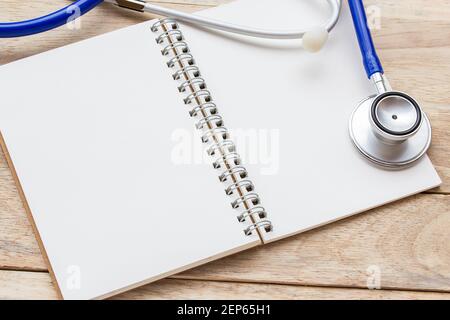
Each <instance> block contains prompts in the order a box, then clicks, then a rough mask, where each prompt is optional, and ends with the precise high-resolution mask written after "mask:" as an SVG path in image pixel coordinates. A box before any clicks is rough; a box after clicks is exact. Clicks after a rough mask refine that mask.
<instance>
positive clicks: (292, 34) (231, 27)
mask: <svg viewBox="0 0 450 320" xmlns="http://www.w3.org/2000/svg"><path fill="white" fill-rule="evenodd" d="M327 1H328V3H329V4H330V6H331V10H332V13H331V16H330V19H329V20H328V22H327V23H326V24H325V25H324V28H325V29H326V30H327V31H328V32H330V31H331V30H332V29H333V28H334V27H335V26H336V24H337V22H338V20H339V16H340V11H341V7H342V0H327ZM102 2H110V3H113V4H116V5H119V1H118V0H77V1H75V2H74V3H72V4H71V5H69V6H67V7H64V8H62V9H60V10H58V11H56V12H53V13H51V14H49V15H46V16H42V17H39V18H35V19H31V20H26V21H20V22H7V23H0V38H12V37H23V36H28V35H32V34H36V33H40V32H45V31H48V30H51V29H54V28H57V27H60V26H62V25H64V24H66V23H67V22H68V21H71V18H73V15H74V13H75V10H76V11H77V12H76V13H79V14H80V15H83V14H85V13H87V12H89V11H90V10H91V9H93V8H95V7H96V6H97V5H99V4H101V3H102ZM134 2H136V5H138V6H142V10H140V11H144V12H150V13H154V14H158V15H162V16H166V17H170V18H175V19H178V20H180V21H184V22H189V23H193V24H198V25H202V26H205V27H209V28H213V29H218V30H222V31H226V32H231V33H237V34H242V35H247V36H252V37H257V38H270V39H301V38H302V37H303V35H304V34H305V32H306V31H307V30H265V29H257V28H251V27H247V26H239V25H235V24H231V23H228V22H223V21H219V20H214V19H210V18H206V17H202V16H199V15H193V14H189V13H184V12H180V11H177V10H173V9H169V8H164V7H161V6H157V5H153V4H150V3H146V2H138V1H134Z"/></svg>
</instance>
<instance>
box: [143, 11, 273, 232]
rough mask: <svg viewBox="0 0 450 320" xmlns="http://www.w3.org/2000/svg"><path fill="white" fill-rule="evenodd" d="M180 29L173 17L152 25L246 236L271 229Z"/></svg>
mask: <svg viewBox="0 0 450 320" xmlns="http://www.w3.org/2000/svg"><path fill="white" fill-rule="evenodd" d="M179 29H180V27H179V25H178V23H177V22H176V21H175V20H173V19H170V18H166V19H161V20H159V21H157V22H156V23H155V24H154V25H153V26H152V27H151V30H152V32H154V33H157V34H158V36H157V37H156V42H157V43H158V44H159V45H161V48H162V49H161V54H162V55H163V56H166V57H168V61H167V66H168V67H169V68H171V69H173V70H174V72H173V74H172V78H173V79H174V80H175V81H179V82H180V84H179V86H178V91H179V92H180V93H182V94H184V103H185V104H186V105H187V106H189V107H190V110H189V115H190V116H191V117H192V118H196V119H197V123H196V125H195V127H196V128H197V129H198V130H200V131H201V132H202V137H201V139H202V142H203V143H204V144H207V145H208V148H207V153H208V155H210V156H211V157H213V158H214V162H213V167H214V169H216V170H218V171H220V174H219V180H220V182H222V183H224V184H226V189H225V193H226V194H227V195H228V196H230V197H232V198H233V201H232V202H231V206H232V208H233V209H235V210H239V215H238V216H237V219H238V221H239V222H240V223H244V222H246V223H248V224H250V225H249V226H248V227H247V228H246V229H245V230H244V233H245V235H247V236H249V235H252V234H253V233H254V232H256V233H258V234H261V232H271V231H272V230H273V227H272V223H271V222H270V221H269V220H267V212H266V210H265V209H264V207H262V206H261V199H260V197H259V195H258V194H257V193H256V192H255V186H254V184H253V182H252V181H251V180H250V179H249V178H248V172H247V170H246V169H245V167H244V166H242V162H241V158H240V156H239V154H238V153H237V152H236V146H235V144H234V142H233V141H232V140H231V139H230V134H229V132H228V130H227V128H225V126H224V121H223V119H222V117H221V116H220V114H219V111H218V109H217V106H216V104H215V103H214V102H213V99H212V96H211V93H210V91H209V90H208V87H207V84H206V81H205V79H204V78H202V77H201V72H200V70H199V68H198V67H197V65H196V64H195V59H194V57H193V55H192V54H191V53H190V50H189V46H188V44H187V42H186V41H185V39H184V36H183V33H182V32H181V31H180V30H179Z"/></svg>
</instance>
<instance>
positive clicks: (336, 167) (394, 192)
mask: <svg viewBox="0 0 450 320" xmlns="http://www.w3.org/2000/svg"><path fill="white" fill-rule="evenodd" d="M255 12H257V14H255ZM328 12H329V10H328V8H327V4H326V1H314V3H312V2H311V1H299V0H282V1H275V0H257V1H256V0H248V1H239V2H236V3H231V4H229V5H225V6H221V7H219V8H217V9H211V10H207V11H205V12H201V13H200V14H201V15H207V16H209V17H213V18H217V19H226V20H231V21H233V22H235V23H238V24H243V25H252V26H257V27H264V28H267V27H274V28H286V29H293V28H296V27H298V26H299V25H303V26H311V25H314V24H317V23H318V22H319V21H324V20H326V17H327V15H328ZM269 17H270V18H269ZM183 28H184V29H185V34H186V37H187V41H188V42H189V43H190V46H191V49H192V51H193V53H194V56H195V57H196V58H197V60H198V62H199V64H200V66H201V68H202V70H204V72H203V73H204V74H205V77H206V78H207V79H208V86H209V87H210V88H211V90H214V92H216V95H215V101H216V103H217V104H218V105H219V108H220V110H221V113H222V115H223V117H224V119H227V123H228V125H229V126H231V127H232V128H234V131H232V133H234V137H233V139H234V140H235V141H236V142H237V145H238V150H240V153H241V154H242V155H243V157H244V162H245V166H246V167H247V168H248V171H249V173H250V176H251V179H252V181H253V182H254V183H255V186H256V189H257V192H258V193H259V195H260V197H261V200H262V205H263V206H264V207H265V208H266V209H267V212H268V218H269V220H271V221H272V223H273V226H274V231H273V232H272V233H268V234H265V235H264V240H265V241H266V242H270V241H274V240H276V239H280V238H284V237H287V236H289V235H293V234H296V233H299V232H302V231H306V230H309V229H312V228H314V227H318V226H321V225H323V224H326V223H329V222H332V221H336V220H339V219H342V218H345V217H348V216H351V215H353V214H356V213H360V212H363V211H366V210H368V209H371V208H374V207H377V206H381V205H384V204H386V203H388V202H392V201H395V200H398V199H400V198H403V197H406V196H410V195H412V194H415V193H418V192H421V191H424V190H427V189H430V188H433V187H436V186H438V185H439V184H440V183H441V180H440V179H439V176H438V175H437V173H436V171H435V169H434V168H433V166H432V164H431V162H430V160H429V159H428V157H425V158H423V159H422V160H421V161H420V162H419V163H417V164H416V165H415V166H414V167H412V168H409V169H406V170H402V171H387V170H384V169H380V168H377V167H375V166H372V165H371V164H369V163H368V162H367V161H366V160H365V159H363V158H362V157H361V156H360V154H359V153H358V151H357V150H356V149H355V148H354V147H353V145H352V142H351V141H350V138H349V134H348V120H349V117H350V115H351V113H352V111H353V109H354V108H355V107H356V106H357V104H358V102H359V101H361V100H362V99H364V98H365V97H368V96H369V95H372V94H374V93H375V90H374V88H373V87H372V85H371V83H370V82H369V81H368V79H367V78H366V75H365V72H364V68H363V65H362V63H361V57H360V53H359V49H358V45H357V41H356V36H355V33H354V31H353V26H352V22H351V16H350V13H349V9H348V7H347V3H346V1H344V5H343V9H342V17H341V20H340V21H339V24H338V25H337V27H336V29H335V30H333V32H332V33H331V35H330V40H329V42H328V44H327V45H326V47H325V48H324V49H323V51H321V52H320V53H318V54H309V53H307V52H305V51H304V50H302V49H301V45H300V42H299V41H296V40H294V41H285V42H283V41H277V40H249V39H248V38H245V37H240V36H230V35H223V34H219V33H216V32H206V31H201V30H198V29H196V28H192V27H189V26H186V27H183Z"/></svg>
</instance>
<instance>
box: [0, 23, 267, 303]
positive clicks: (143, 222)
mask: <svg viewBox="0 0 450 320" xmlns="http://www.w3.org/2000/svg"><path fill="white" fill-rule="evenodd" d="M151 25H152V22H146V23H144V24H140V25H137V26H133V27H130V28H126V29H123V30H120V31H117V32H113V33H110V34H107V35H103V36H100V37H97V38H93V39H90V40H87V41H83V42H80V43H77V44H73V45H70V46H68V47H64V48H60V49H57V50H53V51H50V52H47V53H44V54H41V55H37V56H34V57H31V58H28V59H25V60H22V61H17V62H15V63H12V64H9V65H5V66H3V67H1V68H0V90H1V92H0V130H1V133H2V135H3V138H4V140H5V142H6V145H7V148H8V150H9V153H10V157H11V159H12V162H13V163H14V166H15V169H16V172H17V175H18V178H19V180H20V182H21V186H22V188H23V191H24V193H25V196H26V199H27V202H28V204H29V207H30V209H31V213H32V215H33V218H34V221H35V223H36V226H37V229H38V231H39V233H40V237H41V239H42V242H43V245H44V247H45V250H46V253H47V255H48V257H49V260H50V263H51V267H52V268H53V271H54V274H55V276H56V279H57V281H58V285H59V288H60V290H61V292H62V295H63V297H64V298H66V299H87V298H99V297H105V296H109V295H111V294H113V293H118V292H120V291H123V290H125V289H129V288H132V287H134V286H137V285H141V284H144V283H147V282H151V281H155V280H157V279H160V278H162V277H165V276H168V275H170V274H173V273H175V272H179V271H182V270H185V269H187V268H189V267H193V266H195V265H199V264H201V263H205V262H207V261H210V260H212V259H216V258H219V257H222V256H225V255H227V254H231V253H233V252H237V251H240V250H243V249H245V248H249V247H252V246H255V245H258V244H260V243H261V242H260V239H259V238H258V236H257V235H253V236H250V237H246V236H245V235H244V232H243V229H245V227H246V225H245V224H240V223H238V221H237V219H236V212H234V211H233V210H232V208H231V205H230V201H231V200H230V199H229V198H227V196H226V195H225V192H224V186H222V185H221V184H220V183H219V179H218V178H217V176H218V173H217V171H216V170H214V169H213V167H212V165H211V164H205V162H204V161H197V160H195V159H198V155H199V154H201V152H202V148H203V146H202V145H201V142H200V138H199V137H198V136H194V134H193V132H194V130H195V129H194V121H193V120H192V119H191V118H190V117H189V114H188V109H187V107H186V106H185V105H184V104H183V102H182V96H181V95H180V94H179V93H178V91H177V89H176V83H175V82H174V81H173V79H172V78H171V72H170V70H169V69H168V68H167V66H166V64H165V61H166V60H167V57H163V56H162V55H161V52H160V50H161V48H160V47H158V45H157V44H156V42H155V35H154V34H153V33H152V32H151V31H150V26H151ZM180 137H184V139H185V140H184V142H186V141H187V143H189V139H191V143H192V145H188V148H187V149H186V150H187V152H190V151H191V150H192V154H191V155H187V156H188V157H192V161H185V160H184V161H180V160H179V159H178V158H177V157H180V155H179V154H178V151H177V150H178V149H177V146H179V145H180V143H182V141H181V142H180ZM184 156H186V155H184ZM181 157H183V156H181ZM188 159H189V158H188Z"/></svg>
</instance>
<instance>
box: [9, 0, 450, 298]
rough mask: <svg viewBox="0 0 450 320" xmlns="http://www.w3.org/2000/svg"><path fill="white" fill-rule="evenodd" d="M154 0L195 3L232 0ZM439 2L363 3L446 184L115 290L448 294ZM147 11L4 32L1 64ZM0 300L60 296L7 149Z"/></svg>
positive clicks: (447, 173)
mask: <svg viewBox="0 0 450 320" xmlns="http://www.w3.org/2000/svg"><path fill="white" fill-rule="evenodd" d="M280 1H281V0H280ZM153 2H155V3H156V2H160V3H163V4H164V5H167V6H169V7H173V8H177V9H181V10H184V11H196V10H200V9H204V8H207V7H211V6H215V5H218V4H220V3H223V2H226V1H224V0H198V1H195V0H159V1H153ZM432 2H433V3H432V4H431V3H430V1H427V0H378V1H375V0H366V4H377V5H378V6H379V7H380V8H381V29H380V30H377V31H375V38H376V39H375V40H376V43H377V47H378V48H379V49H380V55H381V58H382V60H383V62H384V65H385V69H386V71H387V73H388V74H389V77H390V80H391V82H392V84H393V85H394V86H395V88H397V89H399V90H402V91H406V92H409V93H410V94H412V95H413V96H415V97H417V99H419V100H420V101H421V102H422V103H423V105H424V108H425V110H426V112H427V113H428V114H429V116H430V118H431V121H432V123H433V125H434V132H433V139H434V141H433V146H432V149H431V152H430V156H431V158H432V160H433V162H434V164H435V166H436V167H437V169H438V171H439V173H440V175H441V177H442V179H443V181H444V183H443V185H442V186H441V187H440V188H438V189H435V190H432V191H431V192H427V193H424V194H421V195H418V196H414V197H411V198H409V199H406V200H403V201H399V202H397V203H394V204H391V205H388V206H385V207H383V208H379V209H376V210H372V211H371V212H368V213H365V214H361V215H359V216H356V217H353V218H350V219H346V220H344V221H341V222H338V223H334V224H332V225H329V226H326V227H323V228H321V229H318V230H314V231H311V232H308V233H305V234H302V235H299V236H296V237H293V238H290V239H287V240H284V241H281V242H278V243H275V244H271V245H268V246H264V247H261V248H257V249H254V250H250V251H248V252H244V253H242V254H238V255H235V256H232V257H229V258H226V259H222V260H219V261H217V262H213V263H210V264H207V265H205V266H202V267H200V268H197V269H194V270H191V271H188V272H184V273H182V274H179V275H176V276H173V277H171V278H169V279H166V280H162V281H159V282H157V283H154V284H151V285H147V286H145V287H143V288H140V289H137V290H134V291H131V292H129V293H126V294H123V295H121V296H119V297H117V298H119V299H120V298H132V299H141V298H146V299H147V298H148V299H153V298H187V299H189V298H224V299H227V298H249V299H252V298H262V299H265V298H277V299H278V298H280V299H281V298H286V299H316V298H317V299H336V298H339V299H340V298H344V299H367V298H369V299H373V298H383V299H397V298H400V299H404V298H408V299H409V298H413V299H432V298H439V299H440V298H443V299H450V293H449V292H450V194H449V192H450V160H449V159H450V130H449V129H450V84H449V82H450V2H449V1H448V0H433V1H432ZM62 4H64V1H62V0H28V1H21V0H2V1H1V2H0V21H7V20H19V19H25V18H31V17H34V16H35V15H37V14H44V13H47V12H49V11H51V10H53V9H56V8H58V7H60V6H61V5H62ZM150 17H151V16H149V15H146V16H145V17H144V16H142V15H140V14H136V13H133V12H129V13H126V12H123V11H120V10H119V9H117V8H114V7H111V6H109V5H103V6H101V7H100V8H98V9H97V10H94V11H93V12H91V13H89V14H88V15H87V16H85V17H84V18H83V19H82V29H81V30H78V31H77V30H75V31H70V30H68V29H67V28H60V29H58V30H55V31H52V32H48V33H46V34H45V35H38V36H33V37H27V38H21V39H7V40H5V39H2V40H0V64H4V63H7V62H10V61H14V60H17V59H19V58H24V57H27V56H30V55H33V54H36V53H39V52H43V51H46V50H49V49H52V48H56V47H59V46H62V45H65V44H68V43H72V42H76V41H79V40H82V39H85V38H89V37H92V36H95V35H98V34H102V33H105V32H108V31H112V30H115V29H118V28H121V27H124V26H127V25H130V24H135V23H137V22H140V21H142V20H144V19H149V18H150ZM0 90H1V88H0ZM0 94H1V93H0ZM311 192H320V190H311ZM370 270H375V271H379V274H380V276H381V277H380V280H381V282H380V284H381V290H367V281H368V279H371V278H370V276H369V273H370V272H368V271H370ZM0 298H7V299H16V298H39V299H53V298H56V291H55V289H54V288H53V286H52V283H51V280H50V276H49V274H48V272H47V267H46V265H45V263H44V260H43V259H42V256H41V254H40V252H39V249H38V245H37V242H36V239H35V237H34V234H33V232H32V230H31V227H30V224H29V222H28V220H27V218H26V214H25V211H24V208H23V205H22V203H21V201H20V199H19V196H18V193H17V190H16V188H15V186H14V183H13V179H12V177H11V173H10V170H9V169H8V166H7V164H6V161H5V158H4V155H3V154H1V153H0Z"/></svg>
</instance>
